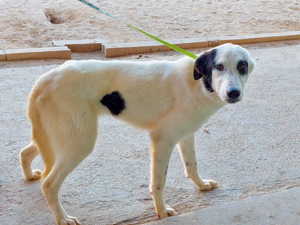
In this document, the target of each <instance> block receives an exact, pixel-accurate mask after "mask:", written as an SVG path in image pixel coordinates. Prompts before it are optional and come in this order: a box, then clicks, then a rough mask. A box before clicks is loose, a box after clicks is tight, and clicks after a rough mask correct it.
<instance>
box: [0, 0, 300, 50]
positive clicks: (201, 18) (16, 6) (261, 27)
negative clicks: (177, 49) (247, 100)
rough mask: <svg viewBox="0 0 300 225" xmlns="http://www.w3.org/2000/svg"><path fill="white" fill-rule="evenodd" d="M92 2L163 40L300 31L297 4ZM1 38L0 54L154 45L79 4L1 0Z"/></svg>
mask: <svg viewBox="0 0 300 225" xmlns="http://www.w3.org/2000/svg"><path fill="white" fill-rule="evenodd" d="M91 3H93V4H95V5H97V6H98V7H100V8H102V9H104V10H106V11H107V12H109V13H111V14H113V15H114V16H116V17H118V18H119V19H121V20H123V21H125V22H127V23H130V24H132V25H134V26H137V27H139V28H141V29H143V30H145V31H147V32H149V33H151V34H153V35H155V36H158V37H160V38H162V39H165V40H171V39H179V38H199V37H216V36H233V35H243V34H259V33H273V32H285V31H297V30H300V3H299V0H281V1H278V0H274V1H261V0H251V1H245V0H202V1H196V0H184V1H179V0H160V1H157V0H147V1H146V0H145V1H136V0H135V1H134V0H128V1H121V0H103V1H99V0H91ZM0 34H1V36H0V37H1V38H0V49H12V48H31V47H47V46H50V44H51V41H53V40H81V39H106V40H107V41H108V42H111V43H115V42H136V41H149V40H150V39H149V38H148V37H146V36H144V35H142V34H140V33H138V32H137V31H135V30H132V29H130V28H128V27H126V26H124V25H123V24H121V23H118V22H117V21H115V20H113V19H111V18H110V17H107V16H105V15H103V14H101V13H98V12H97V11H95V10H93V9H91V8H89V7H87V6H85V5H83V4H82V3H80V2H79V1H76V0H74V1H64V0H56V1H54V0H49V1H45V0H44V1H42V0H36V1H29V0H18V1H16V0H10V1H9V0H0Z"/></svg>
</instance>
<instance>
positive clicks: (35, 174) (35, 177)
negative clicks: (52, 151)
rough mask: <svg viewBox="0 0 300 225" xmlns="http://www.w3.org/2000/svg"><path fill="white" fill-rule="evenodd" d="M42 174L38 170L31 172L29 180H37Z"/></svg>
mask: <svg viewBox="0 0 300 225" xmlns="http://www.w3.org/2000/svg"><path fill="white" fill-rule="evenodd" d="M42 172H43V171H41V170H38V169H35V170H33V171H32V178H31V180H38V179H40V178H41V176H42Z"/></svg>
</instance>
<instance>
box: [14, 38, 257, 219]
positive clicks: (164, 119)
mask: <svg viewBox="0 0 300 225" xmlns="http://www.w3.org/2000/svg"><path fill="white" fill-rule="evenodd" d="M253 68H254V61H253V59H252V58H251V57H250V55H249V53H248V51H247V50H246V49H244V48H242V47H240V46H237V45H232V44H225V45H221V46H219V47H216V48H213V49H211V50H208V51H206V52H204V53H202V54H201V55H200V56H199V58H198V59H197V60H196V62H195V61H194V60H193V59H191V58H189V57H183V58H181V59H179V60H177V61H150V62H132V61H107V62H105V61H96V60H88V61H68V62H66V63H65V64H63V65H62V66H60V67H58V68H57V69H53V70H51V71H50V72H48V73H46V74H44V75H43V76H41V77H40V79H39V80H38V81H37V82H36V84H35V85H34V87H33V89H32V91H31V94H30V96H29V106H28V116H29V118H30V120H31V122H32V142H31V143H30V145H29V146H27V147H25V148H24V149H23V150H22V151H21V153H20V158H21V166H22V170H23V174H24V177H25V178H26V179H27V180H35V179H39V178H40V177H41V178H42V190H43V193H44V195H45V197H46V199H47V202H48V204H49V207H50V209H51V211H52V213H53V215H54V216H55V218H56V220H57V223H58V224H80V223H79V222H78V220H77V219H76V218H75V217H71V216H68V215H67V214H66V213H65V211H64V210H63V208H62V206H61V204H60V201H59V199H58V192H59V189H60V187H61V185H62V184H63V182H64V180H65V178H66V177H67V176H68V174H69V173H71V172H72V171H73V170H74V169H75V167H76V166H78V165H79V163H80V162H81V161H82V160H83V159H84V158H85V157H87V156H88V155H89V154H90V153H91V152H92V151H93V148H94V145H95V141H96V137H97V133H98V132H97V118H98V116H99V115H104V114H112V115H113V117H114V118H118V119H120V120H123V121H126V122H129V123H131V124H133V125H134V126H137V127H140V128H144V129H147V130H149V132H150V136H151V140H152V145H151V149H152V152H151V153H152V162H151V185H150V192H151V195H152V197H153V200H154V205H155V210H156V212H157V214H158V216H159V217H160V218H165V217H167V216H173V215H176V212H175V211H174V210H173V209H172V208H170V207H168V206H166V205H165V202H164V198H163V190H164V186H165V181H166V175H167V170H168V164H169V160H170V156H171V153H172V151H173V149H174V147H175V145H176V144H178V146H179V149H180V153H181V157H182V160H183V163H184V165H185V172H186V175H187V176H188V177H189V178H191V179H192V181H193V182H194V183H195V184H196V185H197V187H198V188H199V189H200V190H211V189H213V188H215V187H216V185H217V183H216V182H215V181H213V180H204V179H202V178H201V177H200V176H199V175H198V173H197V163H196V158H195V149H194V134H195V132H196V131H197V130H198V129H199V128H200V127H201V126H202V125H203V124H204V123H206V122H207V121H208V119H209V118H210V117H211V116H212V115H213V114H214V113H215V112H216V111H217V110H219V109H220V108H221V107H223V106H224V105H225V104H226V103H235V102H238V101H240V100H241V99H242V97H243V88H244V84H245V82H246V81H247V78H248V75H249V74H250V73H251V71H252V70H253ZM39 153H41V156H42V158H43V161H44V164H45V169H44V171H43V172H41V171H40V170H32V169H31V162H32V160H33V159H34V158H35V157H36V156H37V155H38V154H39Z"/></svg>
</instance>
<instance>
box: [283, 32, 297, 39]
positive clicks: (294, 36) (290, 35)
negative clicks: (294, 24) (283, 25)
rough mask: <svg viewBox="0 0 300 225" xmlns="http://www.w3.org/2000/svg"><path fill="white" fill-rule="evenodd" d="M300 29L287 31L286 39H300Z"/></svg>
mask: <svg viewBox="0 0 300 225" xmlns="http://www.w3.org/2000/svg"><path fill="white" fill-rule="evenodd" d="M299 39H300V31H290V32H286V33H285V40H299Z"/></svg>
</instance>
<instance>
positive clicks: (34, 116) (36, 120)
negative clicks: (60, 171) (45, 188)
mask: <svg viewBox="0 0 300 225" xmlns="http://www.w3.org/2000/svg"><path fill="white" fill-rule="evenodd" d="M40 90H41V87H39V88H37V87H36V86H35V87H34V88H33V90H32V92H31V94H30V96H29V101H28V117H29V119H30V120H31V123H32V137H31V138H32V141H33V142H34V143H35V144H36V145H37V147H38V150H39V152H40V154H41V156H42V159H43V161H44V165H45V169H44V171H43V173H42V176H41V181H42V182H43V180H44V179H45V178H46V177H47V176H48V174H49V173H50V171H51V169H52V167H53V165H54V162H55V154H54V152H53V149H52V147H51V143H50V138H49V136H48V135H47V133H46V130H45V128H44V126H43V124H42V120H41V115H40V112H39V109H38V105H37V104H38V97H39V96H40V95H41V93H42V91H40Z"/></svg>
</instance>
